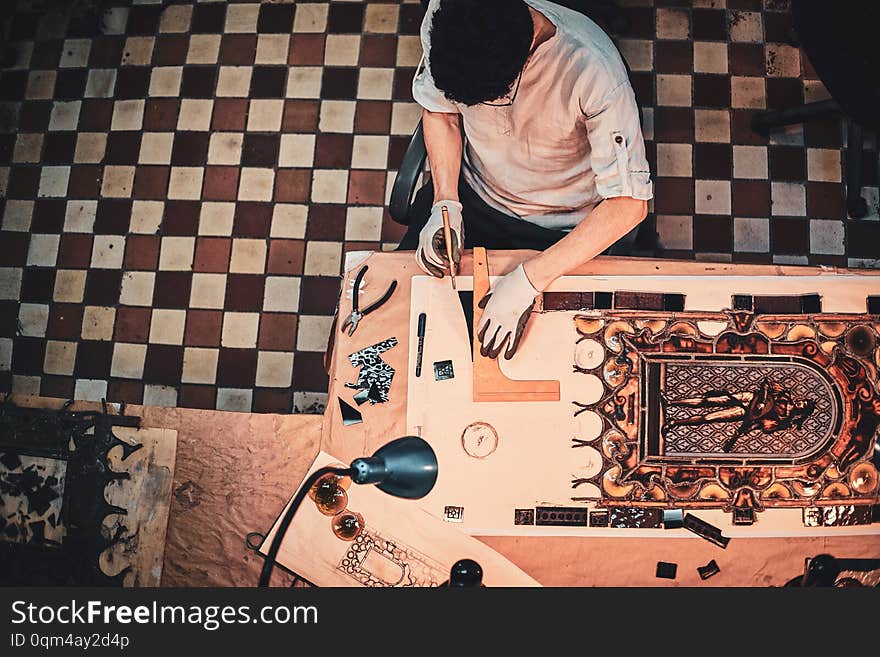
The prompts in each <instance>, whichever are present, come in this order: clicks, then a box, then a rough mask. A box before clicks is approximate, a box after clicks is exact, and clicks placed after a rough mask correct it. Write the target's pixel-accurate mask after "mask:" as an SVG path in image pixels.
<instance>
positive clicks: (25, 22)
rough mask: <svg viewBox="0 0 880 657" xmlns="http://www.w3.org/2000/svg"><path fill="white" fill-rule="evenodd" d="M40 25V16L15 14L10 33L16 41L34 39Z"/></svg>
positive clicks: (23, 13) (22, 13)
mask: <svg viewBox="0 0 880 657" xmlns="http://www.w3.org/2000/svg"><path fill="white" fill-rule="evenodd" d="M39 23H40V14H33V13H25V12H19V13H17V14H13V16H12V25H11V27H10V30H9V33H10V34H14V35H15V38H16V39H33V38H34V35H35V34H36V32H37V25H39Z"/></svg>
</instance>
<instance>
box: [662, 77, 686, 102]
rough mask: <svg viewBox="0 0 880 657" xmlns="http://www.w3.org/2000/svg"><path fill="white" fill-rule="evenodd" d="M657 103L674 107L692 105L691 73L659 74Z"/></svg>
mask: <svg viewBox="0 0 880 657" xmlns="http://www.w3.org/2000/svg"><path fill="white" fill-rule="evenodd" d="M657 104H658V105H668V106H674V107H690V105H691V76H690V75H658V76H657Z"/></svg>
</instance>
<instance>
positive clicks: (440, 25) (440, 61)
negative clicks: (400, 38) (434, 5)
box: [429, 0, 535, 105]
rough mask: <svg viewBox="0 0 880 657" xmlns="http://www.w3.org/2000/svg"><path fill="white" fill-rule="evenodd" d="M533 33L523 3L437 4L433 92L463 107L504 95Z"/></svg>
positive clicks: (452, 0) (457, 0)
mask: <svg viewBox="0 0 880 657" xmlns="http://www.w3.org/2000/svg"><path fill="white" fill-rule="evenodd" d="M534 29H535V28H534V24H533V22H532V15H531V14H530V13H529V8H528V5H526V3H525V2H524V0H441V2H440V7H439V8H438V9H437V11H436V12H435V13H434V16H433V21H432V25H431V50H430V56H429V64H430V67H431V75H432V76H433V78H434V82H435V84H436V85H437V88H438V89H441V90H442V91H443V92H444V94H445V95H446V97H447V98H449V99H450V100H453V101H455V102H458V103H463V104H465V105H476V104H477V103H483V102H489V101H493V100H496V99H498V98H500V97H502V96H503V95H504V94H506V93H508V92H509V91H510V89H511V87H512V86H513V83H514V82H515V81H516V79H517V76H519V74H520V72H521V71H522V69H523V66H525V63H526V59H527V58H528V56H529V50H530V49H531V46H532V39H533V38H534Z"/></svg>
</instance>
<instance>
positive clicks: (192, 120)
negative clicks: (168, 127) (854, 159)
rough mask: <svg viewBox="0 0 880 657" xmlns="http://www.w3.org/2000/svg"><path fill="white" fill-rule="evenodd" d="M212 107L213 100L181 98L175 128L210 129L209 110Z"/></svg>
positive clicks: (210, 110) (211, 109)
mask: <svg viewBox="0 0 880 657" xmlns="http://www.w3.org/2000/svg"><path fill="white" fill-rule="evenodd" d="M213 109H214V101H213V100H207V99H196V98H182V99H181V100H180V113H179V114H178V115H177V129H178V130H202V131H207V130H210V129H211V112H212V111H213Z"/></svg>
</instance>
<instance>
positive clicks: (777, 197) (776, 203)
mask: <svg viewBox="0 0 880 657" xmlns="http://www.w3.org/2000/svg"><path fill="white" fill-rule="evenodd" d="M770 199H771V206H770V213H771V214H773V215H782V216H789V217H803V216H805V215H806V214H807V201H806V193H805V190H804V186H803V185H802V184H799V183H783V182H772V183H770Z"/></svg>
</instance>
